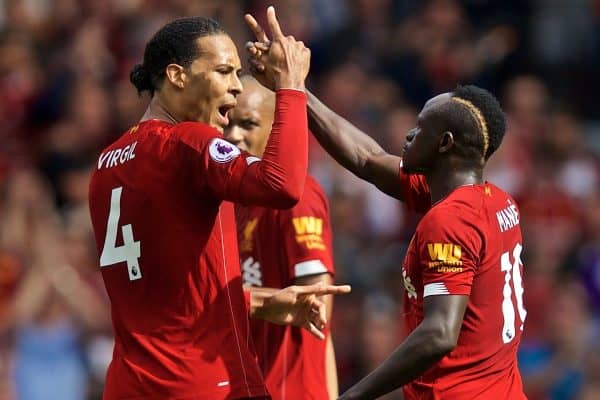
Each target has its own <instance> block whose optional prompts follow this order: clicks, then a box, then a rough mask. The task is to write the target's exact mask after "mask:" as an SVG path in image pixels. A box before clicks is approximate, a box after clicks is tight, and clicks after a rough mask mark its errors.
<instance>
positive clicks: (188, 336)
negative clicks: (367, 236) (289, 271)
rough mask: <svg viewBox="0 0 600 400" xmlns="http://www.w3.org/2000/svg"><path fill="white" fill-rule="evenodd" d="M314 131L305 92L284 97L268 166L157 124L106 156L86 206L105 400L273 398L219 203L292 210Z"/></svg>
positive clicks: (195, 131)
mask: <svg viewBox="0 0 600 400" xmlns="http://www.w3.org/2000/svg"><path fill="white" fill-rule="evenodd" d="M273 135H274V136H273ZM307 135H308V126H307V121H306V96H305V94H304V93H302V92H299V91H293V90H280V91H278V92H277V99H276V112H275V122H274V124H273V130H272V133H271V138H270V139H269V142H268V144H267V149H266V150H265V156H264V157H263V160H264V161H257V160H256V158H255V157H251V156H250V155H249V154H248V153H244V152H240V150H238V149H237V148H236V147H235V146H233V145H231V144H230V143H228V142H226V141H225V140H224V139H223V138H222V136H221V135H220V133H219V132H218V131H216V130H215V129H213V128H211V127H210V126H208V125H205V124H201V123H196V122H184V123H179V124H175V125H174V124H170V123H167V122H164V121H158V120H150V121H145V122H142V123H140V124H139V125H137V126H135V127H133V128H132V129H130V130H129V131H128V132H127V133H125V134H124V135H123V136H121V137H120V138H119V139H118V140H117V141H116V142H115V143H113V144H112V145H110V146H109V147H108V148H107V149H105V150H104V151H103V152H102V153H101V154H100V157H99V159H98V164H97V168H96V169H95V171H94V173H93V175H92V179H91V182H90V193H89V203H90V213H91V217H92V223H93V226H94V232H95V235H96V243H97V248H98V253H99V254H100V266H101V267H102V268H101V271H102V277H103V279H104V283H105V285H106V289H107V292H108V295H109V297H110V300H111V313H112V321H113V327H114V333H115V347H114V353H113V360H112V362H111V364H110V366H109V369H108V372H107V378H106V386H105V391H104V399H105V400H113V399H136V400H138V399H139V400H142V399H144V400H150V399H151V400H175V399H178V400H179V399H186V400H192V399H193V400H226V399H227V400H229V399H240V398H252V397H261V398H262V397H263V396H267V391H266V389H265V385H264V382H263V377H262V374H261V372H260V369H259V367H258V365H257V363H256V354H255V351H254V348H253V346H252V341H251V339H250V333H249V330H248V311H247V309H246V306H245V301H244V296H243V291H242V281H241V276H240V265H239V258H238V247H237V237H236V236H237V233H236V225H235V217H234V211H233V205H232V203H229V202H227V201H224V200H229V201H234V202H244V203H249V204H262V205H267V204H268V205H270V206H272V207H281V208H285V207H288V208H289V207H291V206H292V205H293V204H294V203H295V199H297V198H298V197H299V193H301V190H302V187H303V185H304V179H305V177H306V169H307V163H308V160H307V158H308V157H307V141H308V140H307ZM292 150H294V151H293V152H292Z"/></svg>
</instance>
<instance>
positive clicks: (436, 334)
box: [339, 295, 469, 400]
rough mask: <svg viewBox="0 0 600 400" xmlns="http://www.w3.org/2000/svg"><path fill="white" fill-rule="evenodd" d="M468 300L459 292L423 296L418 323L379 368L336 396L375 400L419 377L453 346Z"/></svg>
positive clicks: (357, 399)
mask: <svg viewBox="0 0 600 400" xmlns="http://www.w3.org/2000/svg"><path fill="white" fill-rule="evenodd" d="M468 300H469V297H468V296H461V295H440V296H428V297H426V298H425V300H424V301H423V303H424V304H423V306H424V311H425V318H424V319H423V321H422V322H421V324H420V325H419V326H418V327H417V328H416V329H415V330H414V331H413V332H412V333H411V334H410V335H409V336H408V337H407V338H406V340H404V342H402V344H401V345H400V346H399V347H398V348H397V349H396V350H395V351H394V352H393V353H392V354H391V355H390V356H389V357H388V358H387V359H386V360H385V361H384V362H383V363H382V364H381V365H380V366H379V367H377V368H376V369H375V370H374V371H373V372H371V373H370V374H369V375H367V376H366V377H365V378H363V379H362V380H361V381H360V382H358V383H357V384H356V385H354V386H352V387H351V388H350V389H348V390H347V391H346V392H345V393H344V394H343V395H342V396H341V397H340V398H339V399H340V400H359V399H360V400H362V399H365V400H367V399H375V398H377V397H379V396H382V395H384V394H386V393H389V392H391V391H393V390H395V389H397V388H399V387H401V386H403V385H405V384H407V383H409V382H410V381H412V380H414V379H416V378H418V377H419V376H421V375H422V374H423V373H424V372H426V371H427V370H428V369H429V368H431V367H432V366H433V365H434V364H435V363H436V362H438V361H439V360H441V359H442V358H443V357H444V356H445V355H447V354H448V353H450V352H451V351H452V350H453V349H454V348H455V347H456V343H457V342H458V335H459V333H460V327H461V325H462V321H463V316H464V314H465V309H466V307H467V302H468Z"/></svg>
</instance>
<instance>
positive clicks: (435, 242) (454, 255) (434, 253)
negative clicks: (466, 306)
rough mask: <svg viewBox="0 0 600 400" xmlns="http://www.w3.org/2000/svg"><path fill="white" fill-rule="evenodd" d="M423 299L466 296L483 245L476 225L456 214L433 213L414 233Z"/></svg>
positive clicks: (440, 210) (457, 212)
mask: <svg viewBox="0 0 600 400" xmlns="http://www.w3.org/2000/svg"><path fill="white" fill-rule="evenodd" d="M417 240H418V242H417V251H418V253H419V260H420V263H421V265H420V270H421V273H422V280H423V297H427V296H433V295H443V294H451V295H452V294H456V295H467V296H468V295H470V294H471V285H472V283H473V277H474V276H475V272H476V270H477V268H478V266H479V261H480V254H481V249H482V245H483V239H482V235H481V234H480V231H479V229H478V228H477V225H476V221H474V220H473V219H472V218H470V217H467V216H465V215H464V213H462V212H461V211H460V210H457V209H451V208H442V209H437V208H436V209H433V210H431V211H430V212H429V213H428V214H426V215H425V217H424V218H423V220H422V221H421V223H420V224H419V229H418V239H417Z"/></svg>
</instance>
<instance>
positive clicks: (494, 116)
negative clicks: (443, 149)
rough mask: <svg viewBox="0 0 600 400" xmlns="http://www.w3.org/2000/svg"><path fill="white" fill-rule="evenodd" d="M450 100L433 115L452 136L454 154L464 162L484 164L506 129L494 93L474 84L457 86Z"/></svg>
mask: <svg viewBox="0 0 600 400" xmlns="http://www.w3.org/2000/svg"><path fill="white" fill-rule="evenodd" d="M450 94H451V98H452V99H451V100H450V101H448V102H446V103H444V104H443V105H441V106H440V107H439V108H437V109H436V110H435V111H434V113H435V114H436V115H437V117H438V118H439V119H440V120H441V121H443V122H442V123H443V124H444V128H443V129H446V130H448V131H450V132H452V134H453V135H454V139H455V140H454V148H455V151H456V152H457V153H458V154H459V155H460V156H462V157H464V158H465V159H470V160H473V161H476V160H481V159H482V158H483V160H485V161H487V160H488V159H489V158H490V156H491V155H492V154H493V153H494V152H495V151H496V150H497V149H498V147H499V146H500V143H501V142H502V138H503V137H504V132H505V130H506V119H505V116H504V112H503V111H502V108H501V107H500V104H499V103H498V100H496V98H495V97H494V95H493V94H491V93H490V92H488V91H487V90H485V89H482V88H480V87H477V86H474V85H467V86H460V85H459V86H457V87H456V89H455V90H454V91H453V92H451V93H450Z"/></svg>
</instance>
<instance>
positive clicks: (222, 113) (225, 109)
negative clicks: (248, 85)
mask: <svg viewBox="0 0 600 400" xmlns="http://www.w3.org/2000/svg"><path fill="white" fill-rule="evenodd" d="M235 104H236V103H235V102H231V103H227V104H223V105H222V106H220V107H219V108H218V109H217V110H218V112H219V118H220V120H221V121H220V122H221V124H220V125H221V126H222V127H226V126H227V125H229V117H228V115H227V114H228V113H229V111H230V110H231V109H232V108H234V107H235Z"/></svg>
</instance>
